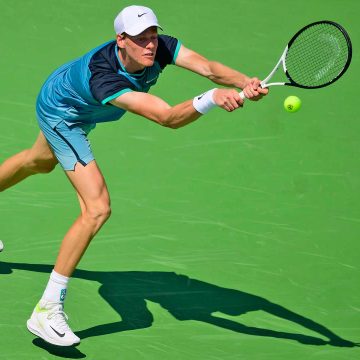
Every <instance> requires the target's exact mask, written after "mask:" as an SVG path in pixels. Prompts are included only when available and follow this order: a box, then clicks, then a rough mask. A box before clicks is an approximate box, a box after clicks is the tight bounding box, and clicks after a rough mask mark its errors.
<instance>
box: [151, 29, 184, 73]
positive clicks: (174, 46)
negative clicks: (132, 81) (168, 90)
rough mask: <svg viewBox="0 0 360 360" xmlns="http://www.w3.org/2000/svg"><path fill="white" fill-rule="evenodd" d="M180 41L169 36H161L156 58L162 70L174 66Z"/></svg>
mask: <svg viewBox="0 0 360 360" xmlns="http://www.w3.org/2000/svg"><path fill="white" fill-rule="evenodd" d="M178 44H179V41H178V39H176V38H174V37H172V36H169V35H159V45H158V49H157V52H156V56H155V61H157V62H158V63H159V65H160V67H161V68H162V69H164V68H165V66H166V65H169V64H173V63H174V60H175V57H176V55H177V54H176V52H177V50H178Z"/></svg>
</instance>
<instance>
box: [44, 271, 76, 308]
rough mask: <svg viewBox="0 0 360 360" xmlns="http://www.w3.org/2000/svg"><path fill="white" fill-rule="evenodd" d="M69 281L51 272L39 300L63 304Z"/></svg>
mask: <svg viewBox="0 0 360 360" xmlns="http://www.w3.org/2000/svg"><path fill="white" fill-rule="evenodd" d="M69 279H70V278H68V277H66V276H64V275H61V274H58V273H57V272H56V271H55V270H53V271H52V273H51V275H50V279H49V282H48V284H47V286H46V289H45V291H44V294H43V296H42V298H41V300H45V301H50V302H57V303H58V302H61V303H63V302H64V300H65V296H66V290H67V285H68V282H69Z"/></svg>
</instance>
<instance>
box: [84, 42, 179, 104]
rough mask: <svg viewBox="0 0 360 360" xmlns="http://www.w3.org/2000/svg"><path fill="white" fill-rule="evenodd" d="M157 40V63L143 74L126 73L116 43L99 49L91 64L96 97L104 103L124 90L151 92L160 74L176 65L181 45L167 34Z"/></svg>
mask: <svg viewBox="0 0 360 360" xmlns="http://www.w3.org/2000/svg"><path fill="white" fill-rule="evenodd" d="M158 39H159V43H158V48H157V52H156V55H155V62H156V63H157V64H154V65H153V66H152V67H149V68H147V69H145V70H144V71H143V74H130V73H127V72H126V70H125V68H124V67H123V65H121V64H120V59H119V58H118V55H117V46H116V41H112V42H110V43H108V44H106V45H105V46H104V47H102V48H101V49H99V50H98V51H97V52H96V53H95V54H94V55H93V56H92V57H91V59H90V62H89V70H90V72H91V75H90V80H89V87H90V91H91V93H92V95H93V97H94V98H95V99H96V100H97V101H99V102H100V103H103V104H104V103H106V102H107V101H108V100H109V99H111V98H113V97H114V96H116V95H118V94H121V93H122V91H130V90H133V91H148V90H149V88H150V87H151V86H152V85H154V84H155V83H156V79H157V77H158V75H159V72H161V70H163V69H164V68H165V66H166V65H168V64H173V63H174V61H175V58H176V56H177V52H178V50H179V46H180V43H179V41H178V40H177V39H176V38H173V37H171V36H168V35H159V37H158ZM159 66H160V69H159ZM159 70H160V71H159ZM149 76H150V79H149V78H148V77H149ZM153 80H155V81H153ZM129 89H130V90H129Z"/></svg>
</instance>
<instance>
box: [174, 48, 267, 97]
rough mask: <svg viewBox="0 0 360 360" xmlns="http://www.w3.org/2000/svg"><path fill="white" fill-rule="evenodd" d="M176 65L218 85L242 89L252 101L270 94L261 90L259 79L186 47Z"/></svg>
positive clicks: (181, 50) (180, 53)
mask: <svg viewBox="0 0 360 360" xmlns="http://www.w3.org/2000/svg"><path fill="white" fill-rule="evenodd" d="M175 65H177V66H180V67H182V68H185V69H187V70H190V71H192V72H194V73H196V74H199V75H201V76H204V77H206V78H208V79H209V80H211V81H212V82H214V83H216V84H219V85H223V86H227V87H237V88H239V89H242V90H243V91H244V93H245V96H246V97H248V98H250V97H252V98H251V100H255V101H256V100H259V99H260V98H261V97H262V96H263V95H266V94H267V93H268V89H262V88H261V86H260V80H259V79H258V78H256V77H253V78H251V77H249V76H247V75H245V74H243V73H241V72H239V71H237V70H234V69H232V68H230V67H228V66H226V65H224V64H222V63H220V62H217V61H211V60H208V59H207V58H205V57H204V56H202V55H200V54H198V53H197V52H195V51H193V50H191V49H188V48H186V47H185V46H184V45H181V47H180V50H179V53H178V56H177V58H176V61H175Z"/></svg>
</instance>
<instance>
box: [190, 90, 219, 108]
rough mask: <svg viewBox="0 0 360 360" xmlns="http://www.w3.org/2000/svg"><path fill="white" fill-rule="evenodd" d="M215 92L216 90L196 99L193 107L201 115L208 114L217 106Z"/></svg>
mask: <svg viewBox="0 0 360 360" xmlns="http://www.w3.org/2000/svg"><path fill="white" fill-rule="evenodd" d="M215 90H216V88H215V89H211V90H209V91H207V92H205V93H203V94H201V95H198V96H195V97H194V100H193V106H194V108H195V110H196V111H197V112H199V113H200V114H206V113H208V112H209V111H210V110H211V109H212V108H214V107H215V106H216V104H215V101H214V99H213V94H214V91H215Z"/></svg>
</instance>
